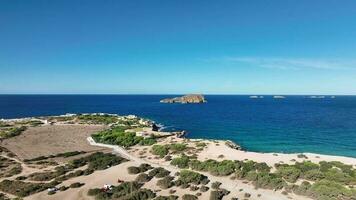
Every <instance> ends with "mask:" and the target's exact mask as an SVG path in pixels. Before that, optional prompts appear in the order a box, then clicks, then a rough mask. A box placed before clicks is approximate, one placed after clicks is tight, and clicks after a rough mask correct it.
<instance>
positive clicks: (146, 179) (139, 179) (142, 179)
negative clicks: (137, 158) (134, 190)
mask: <svg viewBox="0 0 356 200" xmlns="http://www.w3.org/2000/svg"><path fill="white" fill-rule="evenodd" d="M151 179H152V177H151V176H149V175H147V174H145V173H141V174H139V175H138V176H137V177H136V179H135V181H137V182H139V183H145V182H149V181H150V180H151Z"/></svg>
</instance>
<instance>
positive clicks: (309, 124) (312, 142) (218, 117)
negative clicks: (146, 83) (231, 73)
mask: <svg viewBox="0 0 356 200" xmlns="http://www.w3.org/2000/svg"><path fill="white" fill-rule="evenodd" d="M167 97H171V96H170V95H0V118H19V117H29V116H42V115H59V114H65V113H89V112H105V113H116V114H135V115H139V116H142V117H147V118H150V119H153V120H155V121H156V122H158V123H161V124H164V125H166V126H167V127H169V129H177V130H182V129H184V130H187V131H188V133H189V134H188V137H191V138H214V139H230V140H233V141H235V142H236V143H238V144H240V145H242V147H243V148H244V149H247V150H250V151H259V152H314V153H321V154H332V155H343V156H352V157H356V96H336V98H334V99H332V98H330V97H328V96H326V97H325V98H324V99H310V98H305V96H287V98H285V99H273V98H272V97H271V96H265V98H263V99H250V98H249V97H248V96H242V95H207V96H206V98H207V100H208V103H206V104H162V103H159V100H160V99H162V98H167Z"/></svg>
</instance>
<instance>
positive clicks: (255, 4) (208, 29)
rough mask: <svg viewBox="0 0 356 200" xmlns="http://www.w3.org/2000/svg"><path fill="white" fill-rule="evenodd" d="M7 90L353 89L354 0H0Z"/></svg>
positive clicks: (0, 73)
mask: <svg viewBox="0 0 356 200" xmlns="http://www.w3.org/2000/svg"><path fill="white" fill-rule="evenodd" d="M0 93H3V94H4V93H5V94H8V93H40V94H42V93H45V94H47V93H74V94H83V93H91V94H101V93H118V94H127V93H128V94H168V93H170V94H178V93H205V94H354V95H355V94H356V1H354V0H343V1H339V0H333V1H331V0H313V1H311V0H272V1H265V0H259V1H257V0H256V1H253V0H243V1H238V0H231V1H216V0H194V1H192V0H169V1H167V0H161V1H157V0H146V1H143V0H137V1H136V0H115V1H114V0H113V1H108V0H101V1H94V0H88V1H75V0H60V1H55V0H43V1H41V0H33V1H32V0H21V1H17V0H0Z"/></svg>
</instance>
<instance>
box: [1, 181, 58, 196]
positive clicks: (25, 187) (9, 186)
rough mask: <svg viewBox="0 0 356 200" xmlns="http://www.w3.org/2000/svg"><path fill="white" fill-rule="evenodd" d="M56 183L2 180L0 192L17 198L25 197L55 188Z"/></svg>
mask: <svg viewBox="0 0 356 200" xmlns="http://www.w3.org/2000/svg"><path fill="white" fill-rule="evenodd" d="M57 184H58V182H50V183H30V182H23V181H18V180H15V181H13V180H3V181H1V182H0V190H1V191H4V192H6V193H9V194H13V195H16V196H19V197H26V196H29V195H31V194H35V193H38V192H41V191H44V190H46V189H47V188H51V187H55V186H56V185H57Z"/></svg>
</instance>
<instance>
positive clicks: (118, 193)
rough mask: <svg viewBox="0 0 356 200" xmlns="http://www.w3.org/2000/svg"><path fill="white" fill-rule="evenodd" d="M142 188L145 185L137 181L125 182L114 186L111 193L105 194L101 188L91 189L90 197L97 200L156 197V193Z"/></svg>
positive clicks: (141, 199) (127, 199)
mask: <svg viewBox="0 0 356 200" xmlns="http://www.w3.org/2000/svg"><path fill="white" fill-rule="evenodd" d="M142 186H143V184H141V183H138V182H136V181H132V182H124V183H121V184H120V185H118V186H113V187H112V189H111V190H110V192H105V191H103V190H102V189H101V188H94V189H90V190H89V191H88V195H89V196H94V198H95V199H96V200H110V199H122V200H131V199H132V200H134V199H137V200H138V199H139V200H146V199H153V198H155V197H156V193H154V192H153V191H152V190H150V189H145V188H142Z"/></svg>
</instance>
